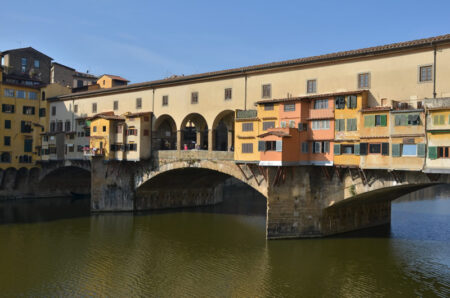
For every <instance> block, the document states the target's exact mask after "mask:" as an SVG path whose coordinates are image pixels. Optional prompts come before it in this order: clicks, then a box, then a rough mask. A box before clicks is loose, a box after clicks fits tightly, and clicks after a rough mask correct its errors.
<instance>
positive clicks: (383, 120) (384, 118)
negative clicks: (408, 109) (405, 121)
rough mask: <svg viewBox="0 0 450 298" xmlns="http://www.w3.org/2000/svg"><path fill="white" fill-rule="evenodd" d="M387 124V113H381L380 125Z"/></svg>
mask: <svg viewBox="0 0 450 298" xmlns="http://www.w3.org/2000/svg"><path fill="white" fill-rule="evenodd" d="M386 125H387V115H381V126H386Z"/></svg>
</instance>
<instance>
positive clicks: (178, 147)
mask: <svg viewBox="0 0 450 298" xmlns="http://www.w3.org/2000/svg"><path fill="white" fill-rule="evenodd" d="M181 138H182V134H181V130H177V150H182V149H183V148H182V147H181Z"/></svg>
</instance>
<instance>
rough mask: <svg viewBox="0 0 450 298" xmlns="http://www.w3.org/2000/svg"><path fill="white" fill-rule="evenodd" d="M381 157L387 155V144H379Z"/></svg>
mask: <svg viewBox="0 0 450 298" xmlns="http://www.w3.org/2000/svg"><path fill="white" fill-rule="evenodd" d="M384 116H386V115H384ZM381 155H389V143H381Z"/></svg>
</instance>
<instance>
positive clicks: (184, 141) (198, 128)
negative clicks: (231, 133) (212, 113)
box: [180, 113, 209, 149]
mask: <svg viewBox="0 0 450 298" xmlns="http://www.w3.org/2000/svg"><path fill="white" fill-rule="evenodd" d="M180 132H181V147H180V149H184V148H187V149H208V146H209V140H208V139H209V138H208V123H207V121H206V120H205V118H204V117H203V116H202V115H200V114H198V113H191V114H189V115H187V116H186V117H184V119H183V121H182V122H181V125H180Z"/></svg>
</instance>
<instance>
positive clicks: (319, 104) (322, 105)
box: [314, 99, 328, 110]
mask: <svg viewBox="0 0 450 298" xmlns="http://www.w3.org/2000/svg"><path fill="white" fill-rule="evenodd" d="M314 109H315V110H322V109H328V99H318V100H315V101H314Z"/></svg>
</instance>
